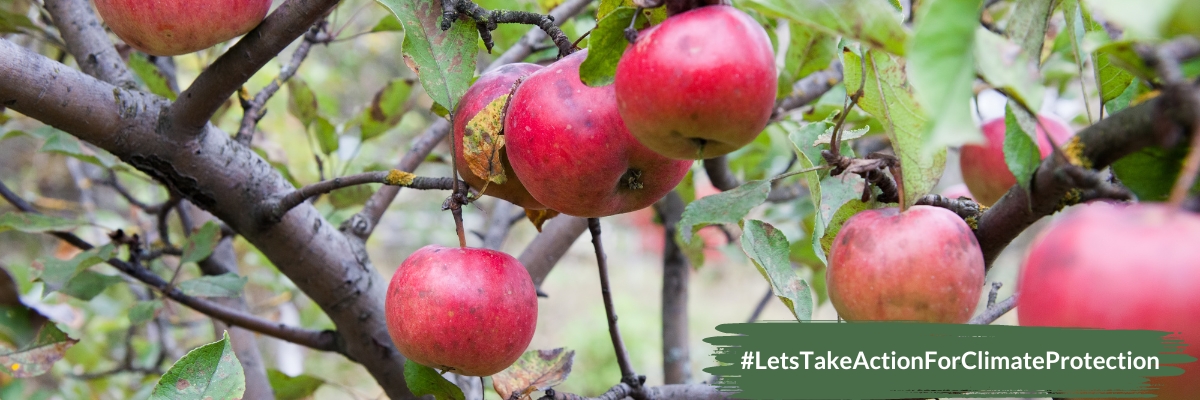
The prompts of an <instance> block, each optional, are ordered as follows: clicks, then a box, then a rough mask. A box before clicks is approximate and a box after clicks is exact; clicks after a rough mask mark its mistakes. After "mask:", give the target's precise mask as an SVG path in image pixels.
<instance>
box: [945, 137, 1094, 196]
mask: <svg viewBox="0 0 1200 400" xmlns="http://www.w3.org/2000/svg"><path fill="white" fill-rule="evenodd" d="M1038 119H1039V120H1040V121H1041V122H1042V125H1045V126H1046V129H1049V130H1050V137H1053V138H1054V143H1055V144H1058V145H1059V146H1062V145H1063V144H1065V143H1066V142H1067V140H1068V139H1070V138H1071V136H1072V135H1074V134H1075V132H1072V131H1071V127H1069V126H1067V124H1066V123H1065V122H1062V121H1060V120H1059V119H1058V118H1055V117H1052V116H1049V115H1039V116H1038ZM1042 132H1043V131H1042V127H1041V126H1040V125H1039V126H1038V128H1037V145H1038V150H1040V151H1041V153H1042V158H1046V156H1048V155H1050V153H1051V151H1052V150H1053V148H1051V147H1050V142H1049V141H1047V140H1046V135H1045V134H1043V133H1042ZM983 136H984V139H986V140H987V144H984V145H975V144H972V145H965V146H963V147H962V151H961V152H960V153H959V166H960V167H962V174H963V182H965V183H966V184H967V187H969V188H970V189H971V194H973V195H975V201H976V202H978V203H979V204H982V205H985V206H989V207H990V206H991V205H992V204H995V203H996V201H997V200H1000V198H1001V197H1003V196H1004V194H1005V193H1008V189H1010V188H1012V187H1013V185H1016V184H1017V178H1016V177H1014V176H1013V174H1012V171H1009V169H1008V163H1006V162H1005V161H1004V118H996V119H993V120H991V121H988V122H987V123H985V124H983Z"/></svg>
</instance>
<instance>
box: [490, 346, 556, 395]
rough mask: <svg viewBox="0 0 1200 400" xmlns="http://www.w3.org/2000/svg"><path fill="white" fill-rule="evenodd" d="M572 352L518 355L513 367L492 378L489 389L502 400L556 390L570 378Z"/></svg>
mask: <svg viewBox="0 0 1200 400" xmlns="http://www.w3.org/2000/svg"><path fill="white" fill-rule="evenodd" d="M574 360H575V351H574V350H572V351H566V349H564V348H561V347H560V348H557V349H551V350H530V351H527V352H525V354H522V355H521V358H518V359H517V362H516V363H513V365H512V366H510V367H508V368H507V369H505V370H504V371H501V372H500V373H498V374H496V375H492V387H493V388H494V389H496V393H497V394H499V395H500V398H502V399H508V398H512V395H513V393H520V394H522V395H527V394H530V393H532V392H534V391H544V390H546V389H549V388H551V387H554V386H558V385H560V384H562V383H563V382H564V381H566V380H567V377H568V376H570V375H571V366H572V365H573V364H574Z"/></svg>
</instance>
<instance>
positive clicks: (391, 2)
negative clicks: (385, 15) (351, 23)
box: [377, 0, 479, 110]
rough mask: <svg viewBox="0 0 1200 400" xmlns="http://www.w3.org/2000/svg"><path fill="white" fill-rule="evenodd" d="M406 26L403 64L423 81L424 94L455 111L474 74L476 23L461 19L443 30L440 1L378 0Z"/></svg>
mask: <svg viewBox="0 0 1200 400" xmlns="http://www.w3.org/2000/svg"><path fill="white" fill-rule="evenodd" d="M377 1H378V2H379V4H383V6H384V7H387V9H388V10H390V11H391V12H392V13H393V14H395V15H396V18H397V19H399V20H400V24H401V25H403V26H404V42H403V44H402V45H401V50H402V51H403V53H404V63H405V64H407V65H408V67H409V68H411V69H412V70H413V72H416V73H417V77H418V78H419V79H420V81H421V86H422V87H423V88H424V89H425V93H427V94H429V97H430V98H432V99H433V101H434V102H435V103H437V105H439V106H441V108H442V109H445V110H453V109H454V108H455V106H457V105H458V101H459V99H461V98H462V96H463V94H466V93H467V88H469V87H470V86H471V78H472V77H474V76H475V56H476V54H475V53H476V52H477V51H478V47H477V44H476V42H477V41H478V40H479V39H478V36H477V35H478V32H477V31H476V30H475V23H474V22H472V21H470V20H469V19H468V18H459V19H458V20H455V21H454V23H453V24H452V25H451V28H450V29H449V30H447V31H442V28H441V23H440V22H441V21H440V20H441V16H442V2H441V1H439V0H433V1H431V0H377Z"/></svg>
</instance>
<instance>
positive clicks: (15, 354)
mask: <svg viewBox="0 0 1200 400" xmlns="http://www.w3.org/2000/svg"><path fill="white" fill-rule="evenodd" d="M75 343H79V340H78V339H72V338H71V337H70V336H67V334H66V333H64V332H63V331H62V330H60V329H58V326H57V325H55V324H54V323H53V322H47V323H45V324H43V325H42V328H41V330H39V331H38V334H37V337H36V338H35V339H34V340H33V342H32V343H29V344H26V345H24V346H22V347H21V348H20V349H18V350H16V351H8V352H6V351H7V350H3V349H0V365H3V366H4V372H7V373H9V374H11V375H12V376H13V377H14V378H31V377H34V376H38V375H41V374H44V373H46V371H49V370H50V367H51V366H52V365H53V364H54V363H55V362H57V361H58V360H61V359H62V358H63V355H65V354H66V352H67V349H69V348H71V346H74V345H75Z"/></svg>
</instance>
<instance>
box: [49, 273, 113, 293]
mask: <svg viewBox="0 0 1200 400" xmlns="http://www.w3.org/2000/svg"><path fill="white" fill-rule="evenodd" d="M121 281H122V279H121V277H119V276H113V275H105V274H101V273H98V272H92V271H87V270H84V271H80V272H79V273H78V274H76V275H75V277H73V278H71V280H69V281H67V283H66V284H64V285H63V287H62V289H58V292H59V293H62V294H65V295H67V296H71V297H74V298H77V299H80V300H83V301H88V300H91V299H92V298H94V297H96V295H99V294H100V293H101V292H103V291H104V289H108V287H109V286H112V285H113V284H115V283H117V282H121Z"/></svg>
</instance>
